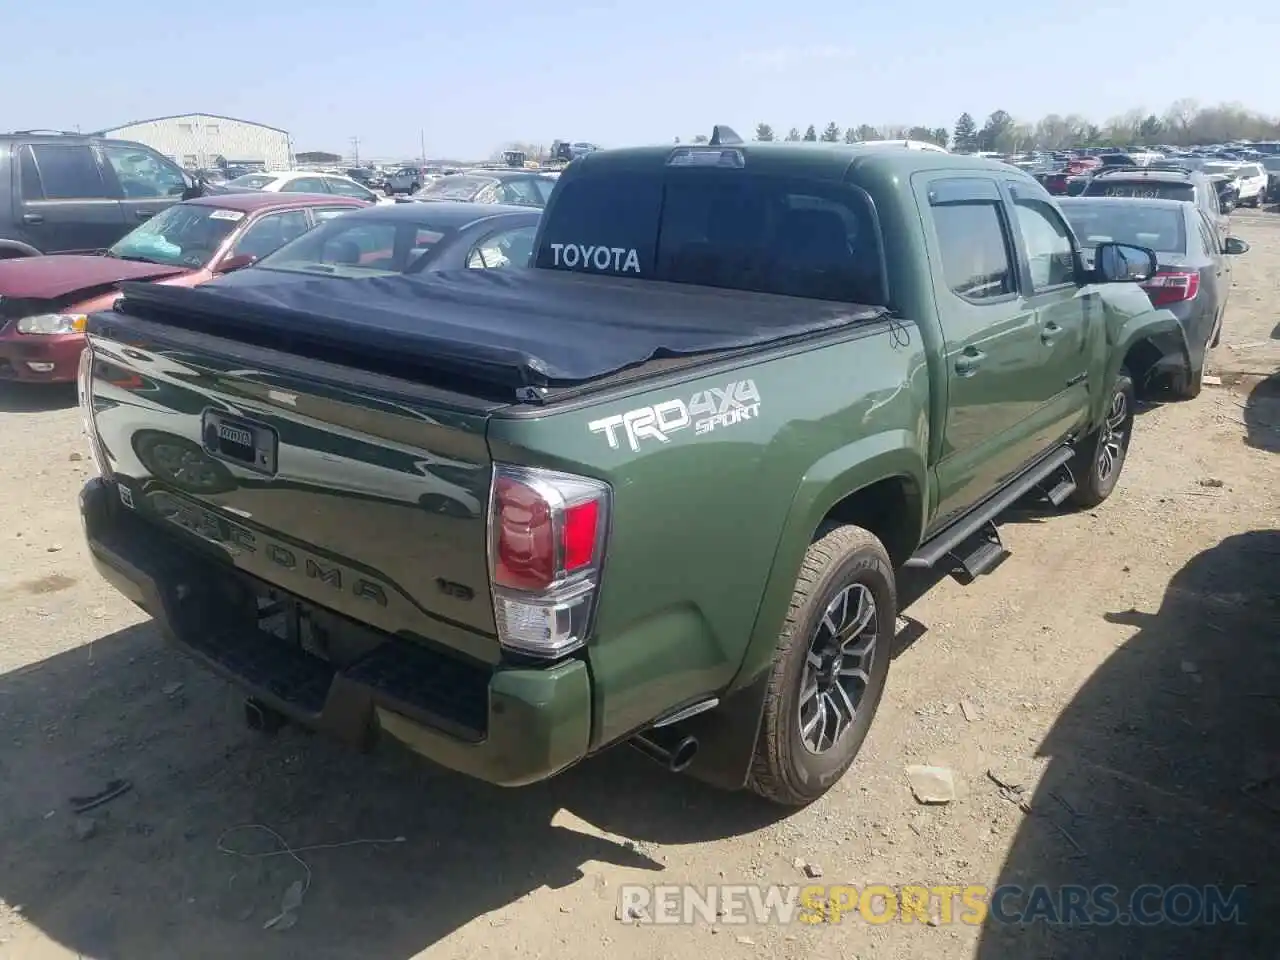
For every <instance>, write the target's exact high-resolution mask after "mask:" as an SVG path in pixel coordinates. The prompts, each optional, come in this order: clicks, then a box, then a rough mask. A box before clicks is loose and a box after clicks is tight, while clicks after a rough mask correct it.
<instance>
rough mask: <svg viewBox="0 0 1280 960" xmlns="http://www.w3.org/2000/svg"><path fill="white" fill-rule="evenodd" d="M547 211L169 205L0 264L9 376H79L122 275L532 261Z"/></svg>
mask: <svg viewBox="0 0 1280 960" xmlns="http://www.w3.org/2000/svg"><path fill="white" fill-rule="evenodd" d="M264 176H267V175H264ZM289 182H290V183H292V182H296V181H289ZM287 185H288V184H286V186H287ZM540 215H541V210H540V209H538V208H536V207H534V206H533V205H523V206H515V205H497V204H484V203H471V202H460V201H457V200H453V201H441V202H435V203H431V204H418V203H410V204H395V203H394V202H389V203H371V202H370V201H368V200H365V199H362V198H359V197H355V196H341V195H335V194H332V193H297V192H293V191H291V190H288V189H274V190H273V189H244V190H237V191H232V192H228V193H225V194H219V195H216V196H206V197H197V198H193V199H190V200H186V201H182V202H179V203H176V204H171V205H170V206H168V207H167V208H165V209H164V210H162V211H161V212H160V213H158V214H157V215H155V216H154V217H152V218H150V219H148V220H147V221H146V222H144V223H142V224H139V225H138V226H137V227H136V228H135V229H133V230H132V231H130V232H129V233H127V234H126V235H125V236H124V237H122V238H120V239H118V240H117V241H115V242H114V243H113V244H111V246H109V247H108V248H107V249H106V250H105V251H103V252H102V253H96V254H94V253H87V254H51V255H46V256H30V257H18V258H11V259H8V260H5V261H3V262H0V380H13V381H24V382H32V383H66V382H70V381H73V380H74V379H75V375H76V369H77V364H78V362H79V357H80V353H81V351H82V350H83V348H84V330H85V325H86V323H87V319H88V315H89V314H90V313H93V312H95V311H99V310H106V309H109V308H110V307H111V306H112V304H113V303H114V302H115V300H116V298H117V297H118V295H119V287H120V284H122V283H124V282H128V281H134V282H150V283H157V284H160V285H167V286H188V287H190V286H198V285H201V284H205V283H208V282H211V281H215V280H217V281H219V282H222V281H233V280H234V281H236V282H244V283H248V284H250V285H252V284H253V283H255V282H256V281H255V279H254V277H252V276H250V277H246V279H245V280H244V281H239V280H238V279H237V278H233V277H230V276H228V275H229V274H232V273H236V272H238V271H242V270H244V268H246V267H253V268H254V270H253V271H245V272H246V273H249V274H253V273H256V271H258V270H261V271H265V272H276V273H279V272H281V271H285V272H294V273H297V272H302V273H312V274H317V275H324V276H335V275H337V276H349V277H360V276H364V277H370V276H379V275H381V276H388V275H393V274H417V273H423V272H428V271H439V270H454V269H466V268H472V269H494V268H499V267H506V266H510V265H513V264H519V265H523V264H526V263H528V261H529V257H530V256H531V253H532V250H533V240H534V233H535V230H536V227H537V223H538V220H539V217H540Z"/></svg>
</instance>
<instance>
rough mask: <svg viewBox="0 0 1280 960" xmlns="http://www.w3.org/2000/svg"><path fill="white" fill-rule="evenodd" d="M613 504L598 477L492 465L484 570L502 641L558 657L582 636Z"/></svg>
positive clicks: (586, 633) (589, 623) (590, 617)
mask: <svg viewBox="0 0 1280 960" xmlns="http://www.w3.org/2000/svg"><path fill="white" fill-rule="evenodd" d="M612 504H613V490H612V488H611V487H610V486H609V485H608V484H607V483H604V482H603V481H601V480H595V479H592V478H590V477H580V476H577V475H575V474H569V473H560V472H558V471H554V470H542V469H537V468H533V467H522V466H514V465H509V464H494V468H493V486H492V492H491V494H490V502H489V571H490V581H491V583H492V587H493V613H494V620H495V622H496V624H497V628H498V640H499V641H500V642H501V643H502V645H503V646H504V647H507V648H508V649H510V650H512V651H515V652H519V653H523V654H526V655H530V656H535V657H542V658H547V659H555V658H558V657H562V656H564V655H565V654H568V653H571V652H572V651H574V650H576V649H578V648H579V647H581V646H582V645H583V644H585V643H586V642H587V640H588V639H589V637H590V633H591V629H592V627H593V624H594V618H595V608H596V601H597V596H598V593H599V589H600V575H601V572H602V570H603V566H604V554H605V547H606V544H607V541H608V533H609V520H610V514H611V508H612Z"/></svg>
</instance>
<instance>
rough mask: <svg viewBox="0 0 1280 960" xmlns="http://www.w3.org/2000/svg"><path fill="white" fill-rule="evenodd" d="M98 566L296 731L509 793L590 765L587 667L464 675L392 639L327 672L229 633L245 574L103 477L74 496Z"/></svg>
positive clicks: (167, 629)
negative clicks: (237, 585) (152, 518)
mask: <svg viewBox="0 0 1280 960" xmlns="http://www.w3.org/2000/svg"><path fill="white" fill-rule="evenodd" d="M80 514H81V519H82V522H83V525H84V531H85V538H86V541H87V543H88V546H89V553H90V557H91V559H92V562H93V565H94V567H95V568H96V569H97V571H98V573H100V574H101V575H102V576H103V577H104V578H105V579H106V580H107V581H108V582H110V583H111V584H112V586H114V587H115V588H116V589H117V590H119V591H120V592H121V593H122V594H123V595H124V596H126V597H128V598H129V599H130V600H132V601H133V602H134V603H135V604H137V605H138V606H140V607H141V608H142V609H144V610H145V611H146V612H147V613H149V614H150V615H151V616H152V617H153V618H155V620H156V622H157V624H158V625H159V627H160V628H161V631H162V632H163V634H164V635H165V637H166V639H167V640H168V641H169V642H170V643H172V644H174V645H175V646H177V647H179V648H180V649H182V650H183V651H184V652H186V653H187V654H189V655H191V656H193V657H195V658H197V659H199V660H201V661H202V662H204V663H205V664H206V665H207V666H209V667H211V668H212V669H213V670H214V671H215V672H217V673H219V674H221V675H222V676H224V677H226V678H227V679H229V680H230V681H232V682H233V683H235V684H236V685H237V686H238V687H240V688H241V689H242V690H244V692H245V693H246V694H248V695H250V696H253V697H255V698H257V699H258V700H260V701H262V702H263V703H265V704H267V705H269V706H271V707H272V708H274V709H276V710H278V711H279V712H280V713H282V714H284V715H285V716H287V717H289V718H290V719H291V720H292V721H294V722H296V723H299V724H301V725H303V726H306V727H309V728H312V729H315V730H318V731H321V732H323V733H327V734H330V735H332V736H335V737H337V738H339V739H341V740H344V741H347V742H349V743H351V744H353V745H364V744H366V743H367V742H368V741H369V740H370V739H371V738H372V737H373V736H374V735H375V733H377V732H378V731H379V730H381V731H382V732H384V733H386V734H389V735H391V736H393V737H394V738H395V739H397V740H400V741H402V742H403V743H404V744H405V745H406V746H408V747H409V748H410V749H412V750H414V751H415V752H417V753H420V754H422V755H423V756H425V757H427V758H428V759H430V760H433V761H435V762H436V763H439V764H441V765H442V766H445V767H448V768H450V769H453V770H457V771H459V772H460V773H465V774H468V775H470V776H473V777H476V778H478V779H481V780H486V781H488V782H490V783H494V784H498V785H501V786H520V785H523V784H528V783H534V782H537V781H539V780H544V779H546V778H548V777H550V776H552V775H554V774H556V773H558V772H559V771H561V770H563V769H564V768H566V767H568V766H570V765H571V764H573V763H575V762H576V761H578V760H579V759H581V758H582V757H583V756H585V755H586V753H587V750H588V742H589V737H590V731H591V686H590V680H589V676H588V672H587V667H586V664H585V663H583V662H582V661H580V660H572V661H569V662H566V663H562V664H559V665H556V666H553V667H548V668H497V669H492V668H488V667H481V666H478V665H473V664H470V663H467V664H463V663H462V662H461V661H458V660H456V659H454V658H452V657H449V656H446V655H444V654H442V653H437V652H435V651H433V650H429V649H427V648H426V646H425V645H423V644H418V643H413V642H411V641H407V640H401V639H398V638H394V637H389V636H384V637H383V642H382V643H381V644H380V645H378V646H376V647H375V648H374V649H372V650H371V651H370V652H368V653H367V654H365V655H364V656H362V657H360V658H359V659H357V660H356V661H355V662H352V663H348V664H347V665H345V666H344V667H342V668H341V669H335V668H334V667H333V666H332V665H331V664H330V663H329V662H328V661H326V660H322V659H320V658H319V657H316V656H313V655H312V654H310V653H307V652H305V651H303V650H302V649H301V648H300V647H296V646H290V645H288V644H285V643H284V642H282V641H280V640H278V639H276V638H275V637H274V636H272V635H271V634H268V633H265V632H263V631H262V630H259V629H258V628H257V626H256V624H254V623H253V622H251V620H240V621H235V622H232V621H231V620H230V618H228V617H226V616H221V615H219V614H218V611H219V610H220V609H221V610H224V611H225V609H226V603H225V601H224V600H223V599H222V597H221V596H220V595H218V594H217V593H216V589H217V584H218V583H219V582H223V583H225V582H226V581H227V580H228V578H232V579H234V578H237V577H241V576H242V575H240V574H237V573H235V572H234V571H233V570H232V568H230V567H228V566H227V565H226V564H223V563H219V562H218V561H217V560H215V559H213V558H210V557H206V556H204V555H203V554H200V553H197V552H196V551H194V550H190V549H187V548H186V547H185V546H184V545H183V544H181V543H180V542H178V541H177V540H176V539H175V538H174V537H173V536H167V535H166V534H165V532H164V531H163V530H161V529H159V528H157V527H155V526H153V524H152V523H150V522H148V521H146V520H143V519H141V518H139V517H138V516H137V515H136V514H134V513H133V512H132V511H131V510H129V509H127V508H125V507H124V506H123V505H122V504H121V502H120V499H119V494H118V492H117V489H116V487H115V486H114V485H113V484H112V483H110V481H106V480H104V479H102V478H101V477H95V478H93V479H92V480H90V481H89V482H88V483H87V484H85V486H84V488H83V489H82V490H81V492H80Z"/></svg>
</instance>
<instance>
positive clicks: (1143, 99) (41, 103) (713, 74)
mask: <svg viewBox="0 0 1280 960" xmlns="http://www.w3.org/2000/svg"><path fill="white" fill-rule="evenodd" d="M5 7H6V9H5V11H4V13H3V14H2V15H0V23H2V24H3V28H4V29H3V35H4V38H5V42H4V44H3V50H4V53H3V55H0V90H4V91H5V95H4V96H3V97H0V130H16V129H30V128H35V127H48V128H54V129H65V130H75V129H77V128H80V129H83V130H85V131H89V130H97V129H103V128H108V127H115V126H120V125H122V124H124V123H126V122H128V121H130V120H140V119H146V118H150V117H159V116H166V115H171V114H181V113H214V114H221V115H224V116H231V117H237V118H242V119H246V120H253V121H257V122H261V123H265V124H269V125H271V126H274V127H280V128H283V129H285V130H288V131H289V132H290V133H291V134H292V136H293V142H294V149H295V150H298V151H304V150H326V151H331V152H334V153H342V154H349V153H350V152H351V142H350V141H351V138H352V137H358V138H359V141H360V145H359V149H360V155H361V156H362V157H365V158H387V159H392V158H408V157H414V156H417V155H418V153H419V142H420V137H421V138H422V140H424V141H425V144H426V150H427V154H428V155H429V156H433V157H461V158H473V157H479V156H488V155H489V154H490V153H492V152H493V151H494V150H496V149H500V148H501V147H502V146H503V145H504V144H507V143H510V142H512V141H519V142H525V143H535V144H550V142H551V141H552V140H554V139H557V138H559V139H567V140H586V141H590V142H593V143H597V144H600V145H601V146H606V147H608V146H623V145H630V144H639V143H668V142H671V141H672V139H674V138H675V137H680V138H681V139H682V140H688V139H690V138H692V137H693V136H695V135H697V134H700V133H702V134H710V132H711V127H712V125H713V124H716V123H726V124H728V125H729V126H731V127H733V128H734V129H735V130H737V131H738V132H739V133H740V134H741V135H743V136H744V137H750V136H752V135H753V134H754V131H755V126H756V124H757V123H762V122H763V123H769V124H771V125H772V126H773V128H774V129H775V131H777V132H778V135H779V136H782V135H783V134H784V133H785V132H786V130H787V129H789V128H790V127H792V126H795V127H799V128H800V129H801V130H803V129H804V128H805V127H806V126H808V125H809V124H814V125H815V126H816V127H817V128H818V130H819V131H821V129H822V128H823V127H824V126H826V124H827V123H829V122H831V121H835V122H836V123H837V124H838V125H839V126H840V127H842V128H844V127H850V126H857V125H859V124H863V123H868V124H871V125H872V126H877V127H878V126H883V125H887V124H895V125H897V124H901V125H905V126H910V125H915V124H921V125H924V126H928V127H937V126H946V127H948V128H950V127H952V126H953V125H954V123H955V120H956V118H957V117H958V116H959V115H960V114H961V113H962V112H964V111H968V112H969V113H970V114H972V115H973V116H974V117H975V118H976V119H977V121H978V123H979V124H981V122H982V120H983V118H984V117H986V115H987V114H989V113H991V111H993V110H996V109H1003V110H1007V111H1008V112H1010V113H1011V114H1013V115H1014V116H1015V117H1017V118H1019V119H1025V120H1031V121H1034V120H1037V119H1039V118H1040V117H1041V116H1043V115H1045V114H1047V113H1051V112H1054V113H1063V114H1065V113H1071V112H1077V113H1082V114H1084V115H1085V116H1087V117H1088V118H1089V119H1090V120H1093V121H1094V122H1098V123H1102V122H1104V121H1105V120H1106V119H1107V118H1108V117H1111V116H1114V115H1117V114H1121V113H1124V112H1125V111H1127V110H1130V109H1133V108H1136V107H1141V108H1145V109H1147V110H1150V111H1152V112H1156V113H1162V112H1163V111H1164V109H1165V108H1166V107H1167V106H1168V104H1169V103H1171V102H1172V101H1174V100H1176V99H1179V98H1181V97H1191V98H1194V99H1196V100H1198V101H1199V102H1201V103H1202V104H1213V103H1219V102H1229V101H1237V102H1241V103H1243V104H1244V105H1245V106H1246V107H1248V108H1251V109H1255V110H1258V111H1260V112H1263V113H1268V114H1273V113H1274V114H1280V66H1277V63H1276V57H1275V53H1274V50H1273V47H1274V37H1273V36H1272V35H1271V31H1269V30H1260V29H1258V26H1259V23H1260V21H1258V19H1257V11H1256V10H1255V9H1253V8H1252V7H1249V6H1248V5H1244V6H1241V5H1234V4H1233V5H1229V7H1226V8H1224V7H1215V8H1214V9H1213V12H1212V15H1210V14H1209V13H1207V12H1206V11H1207V10H1208V8H1207V7H1205V6H1204V4H1203V3H1201V2H1195V3H1193V2H1191V0H1162V2H1161V3H1160V4H1159V9H1158V11H1156V10H1155V8H1153V7H1152V6H1151V4H1150V2H1144V3H1138V2H1133V0H1109V2H1108V3H1106V4H1103V5H1102V6H1090V5H1087V4H1086V5H1084V6H1081V5H1080V4H1067V3H1064V4H1038V3H1027V2H1026V0H985V2H981V3H970V4H965V3H957V2H954V0H915V2H906V3H870V4H855V3H850V2H847V0H805V2H803V3H794V2H793V3H779V2H777V0H738V2H726V0H700V2H696V3H695V2H690V0H638V2H637V0H633V2H631V3H622V2H614V3H610V2H595V3H590V2H585V0H560V2H556V0H551V2H542V3H529V2H527V0H511V2H502V0H487V2H483V0H482V2H468V3H456V2H450V3H446V2H440V0H434V2H414V0H391V2H387V0H363V2H352V0H342V2H335V0H309V2H305V3H303V2H297V0H266V2H263V3H257V2H254V0H250V2H248V3H243V4H219V3H162V4H160V5H158V6H157V5H143V6H141V7H137V6H130V5H127V4H126V5H124V6H121V5H120V4H113V3H102V2H100V0H42V2H23V0H13V2H10V3H7V4H5ZM1235 9H1238V10H1239V13H1235V12H1234V10H1235ZM1259 9H1261V8H1259ZM1103 11H1105V13H1104V12H1103ZM1264 19H1265V18H1264ZM1111 24H1114V25H1115V26H1114V27H1109V25H1111ZM1202 28H1207V29H1202ZM1153 31H1154V32H1153ZM17 91H20V92H17Z"/></svg>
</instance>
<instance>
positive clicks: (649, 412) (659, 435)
mask: <svg viewBox="0 0 1280 960" xmlns="http://www.w3.org/2000/svg"><path fill="white" fill-rule="evenodd" d="M759 413H760V391H758V390H757V389H756V382H755V381H754V380H733V381H730V382H729V383H728V384H726V385H725V387H724V388H723V389H717V388H715V387H713V388H711V389H710V390H699V391H698V392H697V393H695V394H694V395H693V396H692V397H691V398H690V399H689V400H688V402H685V401H684V400H664V401H663V402H662V403H655V404H653V405H652V406H648V407H636V408H635V409H634V410H628V411H626V412H625V413H618V414H614V415H613V416H611V417H602V418H601V419H599V420H592V421H591V422H590V423H588V424H587V429H589V430H590V431H591V432H592V433H603V434H604V436H605V439H606V440H608V441H609V446H610V447H611V448H612V449H614V450H617V449H619V448H620V447H621V445H622V440H623V438H625V439H626V443H627V446H629V447H630V448H631V449H632V450H633V451H635V452H636V453H639V452H640V443H641V441H644V440H656V441H658V442H659V443H670V442H671V434H673V433H676V432H678V431H680V430H684V429H686V428H687V427H690V426H692V427H693V432H694V433H695V434H697V435H698V436H701V435H703V434H707V433H711V432H712V431H713V430H721V429H724V428H725V427H731V426H733V425H734V424H736V423H741V422H742V421H743V420H752V419H754V418H755V417H757V416H758V415H759Z"/></svg>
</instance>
